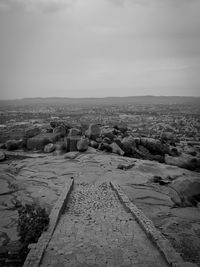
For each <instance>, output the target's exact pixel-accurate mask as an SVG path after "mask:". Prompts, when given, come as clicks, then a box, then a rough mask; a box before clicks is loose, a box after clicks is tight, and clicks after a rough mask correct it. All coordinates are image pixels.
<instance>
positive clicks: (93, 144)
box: [89, 140, 99, 149]
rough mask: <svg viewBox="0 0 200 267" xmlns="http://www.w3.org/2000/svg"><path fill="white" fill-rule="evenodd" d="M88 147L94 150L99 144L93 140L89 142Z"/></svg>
mask: <svg viewBox="0 0 200 267" xmlns="http://www.w3.org/2000/svg"><path fill="white" fill-rule="evenodd" d="M89 145H90V146H91V147H93V148H95V149H96V148H98V146H99V144H98V143H97V142H96V141H94V140H90V142H89Z"/></svg>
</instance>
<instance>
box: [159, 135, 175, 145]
mask: <svg viewBox="0 0 200 267" xmlns="http://www.w3.org/2000/svg"><path fill="white" fill-rule="evenodd" d="M160 140H161V142H162V143H169V144H170V145H175V143H176V142H177V141H178V140H177V138H176V136H175V134H174V133H173V132H162V134H161V136H160Z"/></svg>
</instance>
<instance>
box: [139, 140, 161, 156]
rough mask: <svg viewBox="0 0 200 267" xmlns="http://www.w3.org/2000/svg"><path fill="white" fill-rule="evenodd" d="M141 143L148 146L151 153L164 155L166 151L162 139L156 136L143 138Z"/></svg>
mask: <svg viewBox="0 0 200 267" xmlns="http://www.w3.org/2000/svg"><path fill="white" fill-rule="evenodd" d="M140 144H141V145H142V146H144V147H145V148H147V149H148V150H149V152H150V153H151V154H154V155H156V154H158V155H162V154H163V153H164V151H163V150H164V147H163V145H162V143H161V142H160V140H158V139H154V138H141V139H140Z"/></svg>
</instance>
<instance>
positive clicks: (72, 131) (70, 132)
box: [68, 128, 81, 137]
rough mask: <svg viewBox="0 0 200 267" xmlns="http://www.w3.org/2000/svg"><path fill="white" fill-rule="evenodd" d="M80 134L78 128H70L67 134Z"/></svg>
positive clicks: (72, 135) (73, 135) (69, 135)
mask: <svg viewBox="0 0 200 267" xmlns="http://www.w3.org/2000/svg"><path fill="white" fill-rule="evenodd" d="M80 135H81V132H80V130H79V129H77V128H71V129H70V130H69V134H68V137H75V136H80Z"/></svg>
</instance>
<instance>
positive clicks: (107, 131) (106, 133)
mask: <svg viewBox="0 0 200 267" xmlns="http://www.w3.org/2000/svg"><path fill="white" fill-rule="evenodd" d="M113 132H114V129H113V128H102V129H101V136H102V137H103V138H109V139H110V140H111V141H113V139H114V138H115V135H114V134H113Z"/></svg>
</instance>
